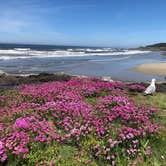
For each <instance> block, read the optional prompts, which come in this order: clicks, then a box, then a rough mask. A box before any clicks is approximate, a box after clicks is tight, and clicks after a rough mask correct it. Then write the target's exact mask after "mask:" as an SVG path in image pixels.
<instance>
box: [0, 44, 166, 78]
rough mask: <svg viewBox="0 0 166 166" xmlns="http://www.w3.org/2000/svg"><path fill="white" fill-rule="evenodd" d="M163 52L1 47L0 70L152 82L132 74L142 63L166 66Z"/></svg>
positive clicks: (4, 45) (155, 76)
mask: <svg viewBox="0 0 166 166" xmlns="http://www.w3.org/2000/svg"><path fill="white" fill-rule="evenodd" d="M165 61H166V56H165V55H163V54H161V53H160V52H150V51H141V50H128V49H120V48H107V47H106V48H103V47H78V46H51V45H22V44H0V70H1V71H4V72H6V73H9V74H37V73H41V72H48V73H56V72H64V73H67V74H73V75H86V76H92V77H93V76H111V77H112V78H113V79H116V80H121V81H149V80H151V79H152V78H153V77H154V78H156V79H157V80H160V81H163V80H164V79H165V78H164V76H157V75H145V74H141V73H137V72H134V71H132V70H131V68H133V67H135V66H137V65H139V64H142V63H153V62H165Z"/></svg>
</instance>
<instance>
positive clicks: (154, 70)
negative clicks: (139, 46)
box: [133, 62, 166, 76]
mask: <svg viewBox="0 0 166 166" xmlns="http://www.w3.org/2000/svg"><path fill="white" fill-rule="evenodd" d="M133 70H134V71H136V72H141V73H144V74H152V75H153V74H154V75H160V76H166V63H165V62H164V63H145V64H141V65H139V66H136V67H134V68H133Z"/></svg>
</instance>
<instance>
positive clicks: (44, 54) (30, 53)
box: [0, 48, 150, 60]
mask: <svg viewBox="0 0 166 166" xmlns="http://www.w3.org/2000/svg"><path fill="white" fill-rule="evenodd" d="M149 52H150V51H140V50H115V49H112V48H103V49H90V48H83V49H67V50H51V51H41V50H32V49H30V48H17V49H10V50H0V59H1V60H9V59H26V58H51V57H79V56H112V55H134V54H146V53H149Z"/></svg>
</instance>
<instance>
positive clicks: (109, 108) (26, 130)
mask: <svg viewBox="0 0 166 166" xmlns="http://www.w3.org/2000/svg"><path fill="white" fill-rule="evenodd" d="M144 89H145V87H143V86H141V85H137V84H136V85H127V84H125V83H122V82H104V81H101V80H99V79H95V78H73V79H71V80H69V81H67V82H49V83H43V84H39V85H25V86H21V87H19V88H17V89H14V90H9V91H4V92H2V93H1V95H0V165H9V166H10V165H15V166H16V165H18V166H20V165H31V166H32V165H37V166H39V165H50V166H51V165H52V166H54V165H64V166H70V165H72V166H73V165H75V166H78V165H92V166H95V165H96V166H97V165H103V166H105V165H113V166H114V165H123V166H125V165H126V166H127V165H131V166H134V165H149V166H151V165H152V166H155V165H156V166H157V165H162V164H164V163H165V162H166V156H165V154H166V152H165V148H164V146H165V147H166V143H165V138H166V136H165V126H164V125H165V124H166V123H165V121H164V120H163V119H162V117H163V116H162V115H161V110H165V108H166V106H165V102H164V101H165V99H166V96H165V94H157V95H158V97H156V96H147V97H144V96H142V94H141V93H142V91H143V90H144ZM157 98H159V100H160V101H159V100H154V99H157ZM145 100H146V102H145ZM156 101H157V102H156ZM154 105H155V106H156V107H154ZM163 112H164V111H163Z"/></svg>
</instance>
